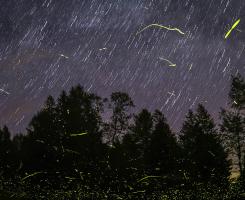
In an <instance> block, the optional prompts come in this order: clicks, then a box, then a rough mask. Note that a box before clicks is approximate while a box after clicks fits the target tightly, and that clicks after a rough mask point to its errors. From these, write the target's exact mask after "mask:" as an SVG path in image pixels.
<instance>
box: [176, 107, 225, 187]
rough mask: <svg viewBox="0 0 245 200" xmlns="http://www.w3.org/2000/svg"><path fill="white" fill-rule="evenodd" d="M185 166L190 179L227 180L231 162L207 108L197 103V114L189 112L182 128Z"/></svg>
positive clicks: (217, 181) (206, 181)
mask: <svg viewBox="0 0 245 200" xmlns="http://www.w3.org/2000/svg"><path fill="white" fill-rule="evenodd" d="M181 133H182V135H181V137H180V139H181V143H182V145H183V149H184V159H185V161H184V169H185V170H186V172H187V173H188V176H189V177H190V179H191V180H192V181H195V182H203V183H208V182H211V183H215V184H223V183H227V180H228V177H229V170H230V165H229V162H228V161H227V153H226V152H225V151H224V149H223V147H222V145H221V142H220V141H219V138H218V137H217V130H216V129H215V124H214V122H213V120H212V118H211V116H210V115H209V114H208V112H207V110H206V109H205V108H204V107H203V106H202V105H200V104H199V105H198V108H197V113H195V114H194V113H193V112H192V111H189V114H188V115H187V118H186V121H185V122H184V125H183V127H182V130H181Z"/></svg>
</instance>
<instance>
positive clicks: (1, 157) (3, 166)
mask: <svg viewBox="0 0 245 200" xmlns="http://www.w3.org/2000/svg"><path fill="white" fill-rule="evenodd" d="M16 165H17V162H16V159H15V149H14V145H13V142H12V141H11V139H10V132H9V130H8V128H7V126H4V127H3V129H1V128H0V176H1V175H3V176H6V177H9V176H11V175H13V174H14V173H15V170H16Z"/></svg>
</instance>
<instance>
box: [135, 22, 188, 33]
mask: <svg viewBox="0 0 245 200" xmlns="http://www.w3.org/2000/svg"><path fill="white" fill-rule="evenodd" d="M152 26H155V27H158V28H162V29H167V30H169V31H177V32H179V33H180V34H182V35H184V34H185V33H183V32H182V31H181V30H180V29H178V28H170V27H167V26H163V25H160V24H150V25H148V26H146V27H145V28H143V29H142V30H140V31H138V32H137V33H136V35H138V34H139V33H141V32H142V31H144V30H145V29H147V28H150V27H152Z"/></svg>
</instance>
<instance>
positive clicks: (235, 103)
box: [220, 74, 245, 176]
mask: <svg viewBox="0 0 245 200" xmlns="http://www.w3.org/2000/svg"><path fill="white" fill-rule="evenodd" d="M229 97H230V104H231V107H232V109H231V110H225V109H222V110H221V118H222V124H221V125H220V127H221V128H220V130H221V133H222V137H223V140H224V142H225V145H226V148H227V149H228V150H229V151H230V154H231V155H232V156H233V164H234V165H238V167H239V171H240V174H241V175H242V176H244V173H245V172H244V171H245V169H244V168H245V167H244V164H243V163H244V161H245V115H244V109H245V81H244V79H243V78H242V77H241V75H240V74H238V75H237V76H232V84H231V89H230V92H229ZM234 157H235V158H236V159H234ZM235 160H237V161H238V163H235Z"/></svg>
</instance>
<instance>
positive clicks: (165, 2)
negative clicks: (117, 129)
mask: <svg viewBox="0 0 245 200" xmlns="http://www.w3.org/2000/svg"><path fill="white" fill-rule="evenodd" d="M0 11H1V12H0V66H1V72H0V113H1V115H0V124H1V125H4V124H6V125H7V126H8V127H9V128H10V130H11V131H13V133H18V132H21V131H24V130H25V128H26V126H27V124H28V122H29V120H30V119H31V117H32V116H33V114H34V113H36V112H37V111H38V110H39V109H40V108H41V106H42V105H43V103H44V101H45V100H46V98H47V96H48V95H49V94H50V95H52V96H54V97H57V96H58V95H59V94H60V92H61V91H62V90H69V89H70V88H71V87H72V86H74V85H77V84H81V85H82V86H84V88H85V90H87V91H89V92H94V93H96V94H98V95H99V96H102V97H109V95H110V94H111V93H112V92H114V91H123V92H127V93H128V94H129V95H130V96H131V97H132V99H133V100H134V103H135V105H137V107H136V110H137V109H141V108H148V109H149V110H155V109H160V110H161V111H162V112H163V113H164V114H165V115H166V117H167V119H168V121H169V123H170V125H171V126H172V127H173V129H174V130H176V131H178V130H179V128H180V125H181V123H182V121H183V120H184V117H185V114H186V113H187V111H188V109H194V108H195V106H196V105H197V104H198V103H202V104H204V106H205V107H206V108H207V109H208V111H209V112H210V113H211V114H212V115H213V116H214V117H215V118H216V119H218V112H219V111H220V107H226V105H227V96H228V90H229V87H230V78H231V77H230V76H231V74H236V73H238V72H239V73H240V74H241V75H243V76H244V74H245V67H244V66H245V52H244V48H245V34H244V30H245V1H244V0H198V1H196V0H162V1H160V0H83V1H79V0H69V1H67V0H39V1H34V0H18V1H14V0H8V1H1V3H0ZM237 19H240V23H239V27H238V26H237V28H238V29H239V30H240V31H236V28H234V30H233V31H232V32H231V33H230V35H229V38H227V39H225V38H224V36H225V34H226V33H227V31H229V30H230V29H231V26H232V25H233V24H234V22H236V20H237ZM150 24H161V25H164V26H166V27H167V28H168V29H169V30H168V29H165V28H159V27H149V28H144V27H147V26H149V25H150ZM143 28H144V30H143V31H141V32H140V34H137V33H139V32H138V31H140V30H142V29H143ZM171 28H172V29H174V28H176V29H175V30H178V31H179V32H178V31H173V30H172V29H171ZM180 32H181V33H184V35H183V34H180ZM159 58H164V59H165V58H167V59H168V60H169V61H171V62H172V63H174V65H176V66H175V67H168V64H167V67H166V66H165V65H166V63H165V61H163V60H161V59H159Z"/></svg>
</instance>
